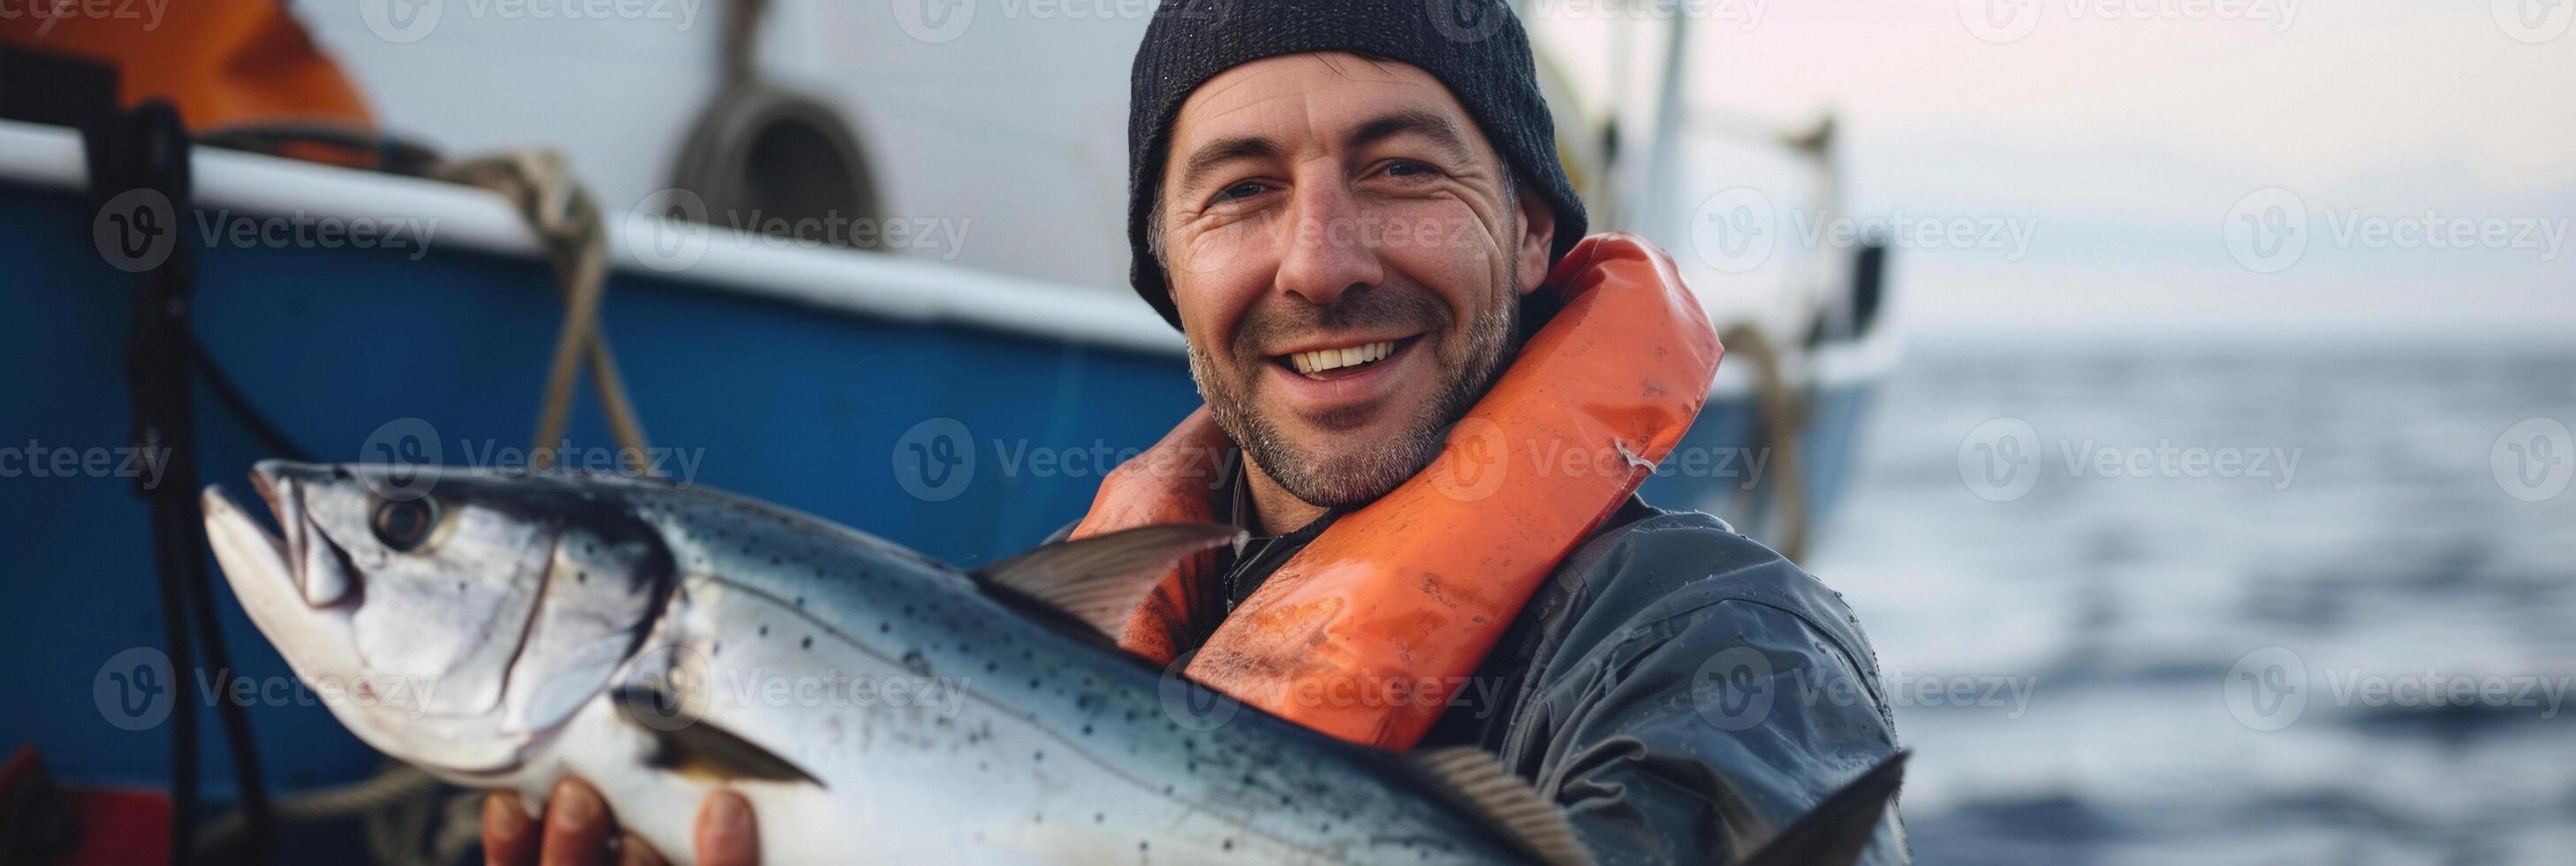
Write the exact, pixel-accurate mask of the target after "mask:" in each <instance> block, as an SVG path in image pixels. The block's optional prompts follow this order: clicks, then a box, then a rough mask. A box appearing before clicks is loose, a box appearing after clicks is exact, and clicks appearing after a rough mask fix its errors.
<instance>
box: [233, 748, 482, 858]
mask: <svg viewBox="0 0 2576 866" xmlns="http://www.w3.org/2000/svg"><path fill="white" fill-rule="evenodd" d="M482 804H483V794H482V792H480V791H458V790H455V789H453V788H450V787H449V786H448V785H446V784H445V783H442V782H440V781H439V780H438V779H437V778H435V777H432V776H431V775H429V774H428V773H424V772H421V771H420V770H418V769H415V768H413V767H411V766H409V765H406V764H401V763H395V762H387V764H386V766H385V768H384V769H383V770H381V771H379V772H377V773H376V774H375V775H373V776H369V777H367V778H365V779H362V780H359V781H356V782H351V783H349V784H346V785H341V786H339V787H334V788H323V789H320V790H315V791H309V792H305V793H302V794H297V795H294V796H291V797H282V798H279V799H278V801H277V805H276V813H275V814H276V817H277V820H278V821H280V822H282V823H289V824H311V823H320V822H325V821H334V820H340V819H345V818H350V817H356V818H359V819H360V820H361V821H362V822H363V823H364V827H365V837H366V840H367V848H368V853H369V854H370V855H372V856H373V857H374V859H375V861H376V862H377V863H380V864H387V866H430V864H440V866H443V864H450V863H455V862H457V860H458V859H460V858H461V857H463V856H464V854H465V852H466V851H467V850H468V849H471V848H473V847H474V846H475V845H476V844H478V843H480V842H481V841H482V827H483V809H482ZM433 822H435V823H436V824H437V827H438V832H437V833H436V834H435V835H433V834H432V833H431V832H430V825H431V824H432V823H433ZM247 829H248V827H247V824H246V823H245V822H244V821H243V818H242V816H241V815H239V814H233V815H226V816H224V817H222V818H218V819H215V820H213V821H210V822H207V823H206V824H205V825H204V826H203V827H202V828H201V829H199V830H198V832H197V835H196V838H195V839H194V840H192V843H191V844H193V845H194V847H195V849H196V853H197V856H198V857H199V858H206V857H209V856H211V855H213V854H215V853H218V852H221V851H223V850H225V849H226V847H227V846H230V845H232V844H234V843H235V842H237V841H239V839H240V837H241V835H242V833H243V832H244V831H245V830H247ZM423 839H428V840H430V845H429V850H427V851H422V850H421V845H420V843H421V840H423Z"/></svg>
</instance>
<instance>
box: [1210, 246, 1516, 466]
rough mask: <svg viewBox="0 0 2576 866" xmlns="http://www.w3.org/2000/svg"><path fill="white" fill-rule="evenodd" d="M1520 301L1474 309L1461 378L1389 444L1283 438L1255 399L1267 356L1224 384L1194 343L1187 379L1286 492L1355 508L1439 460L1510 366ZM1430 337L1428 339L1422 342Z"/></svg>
mask: <svg viewBox="0 0 2576 866" xmlns="http://www.w3.org/2000/svg"><path fill="white" fill-rule="evenodd" d="M1506 269H1507V270H1508V271H1509V273H1508V275H1507V277H1508V279H1509V280H1510V282H1509V283H1507V285H1508V286H1511V287H1517V286H1519V285H1520V263H1519V262H1518V261H1517V260H1513V261H1510V262H1508V263H1507V265H1506ZM1518 301H1519V296H1518V294H1517V293H1513V292H1505V293H1502V294H1501V295H1500V297H1499V298H1498V299H1497V300H1496V301H1495V302H1494V303H1492V304H1489V305H1487V306H1486V307H1485V308H1484V309H1481V310H1478V311H1477V312H1476V314H1475V317H1474V319H1473V321H1471V322H1469V324H1468V329H1467V342H1466V347H1465V350H1464V351H1463V352H1462V353H1461V354H1462V355H1463V357H1462V358H1461V359H1459V361H1458V362H1457V363H1456V364H1455V366H1454V369H1457V370H1459V371H1460V372H1461V375H1459V376H1457V377H1456V378H1454V379H1452V380H1451V381H1450V382H1449V383H1448V385H1447V387H1444V388H1442V389H1441V390H1440V392H1439V393H1438V394H1437V395H1436V396H1434V398H1433V399H1432V400H1431V401H1430V402H1428V403H1426V404H1424V406H1423V407H1422V409H1421V411H1418V412H1416V413H1415V414H1414V417H1413V418H1412V419H1411V420H1410V421H1408V422H1407V423H1406V424H1405V426H1404V427H1403V429H1402V430H1400V431H1399V432H1398V433H1397V434H1396V435H1394V436H1391V437H1386V438H1384V439H1377V440H1375V441H1370V440H1369V437H1364V436H1354V437H1350V438H1349V439H1348V440H1346V441H1343V442H1337V443H1336V445H1338V446H1340V447H1336V448H1332V449H1310V448H1306V447H1303V446H1301V445H1299V444H1298V443H1297V442H1295V441H1294V440H1293V439H1291V438H1290V437H1288V436H1287V435H1285V434H1284V433H1282V432H1281V429H1280V425H1279V424H1278V423H1277V422H1276V420H1275V419H1273V418H1272V417H1270V416H1269V415H1267V414H1265V413H1263V412H1262V411H1260V409H1259V407H1257V406H1255V405H1254V403H1253V400H1252V399H1251V397H1250V394H1251V392H1252V391H1253V389H1254V387H1255V386H1256V384H1257V383H1258V382H1259V380H1260V377H1261V376H1262V375H1264V374H1265V373H1266V371H1265V370H1264V369H1263V368H1265V367H1267V366H1270V362H1269V361H1268V360H1267V359H1264V358H1248V359H1243V360H1244V363H1242V364H1241V370H1242V373H1243V375H1242V376H1241V378H1240V379H1239V380H1237V381H1227V380H1226V379H1225V377H1223V376H1221V375H1219V373H1218V371H1217V369H1216V366H1215V364H1214V363H1212V362H1211V359H1210V358H1209V356H1208V354H1207V352H1206V351H1205V350H1203V349H1201V348H1200V346H1199V344H1198V343H1197V342H1196V341H1191V342H1190V344H1189V358H1190V378H1191V379H1192V380H1194V381H1195V382H1197V383H1198V389H1199V394H1200V396H1201V397H1203V398H1205V399H1206V400H1207V404H1208V410H1209V414H1211V415H1212V416H1214V418H1215V419H1216V423H1217V426H1218V427H1219V428H1221V429H1223V430H1224V431H1225V433H1226V435H1227V436H1228V437H1230V438H1232V439H1233V440H1234V441H1235V444H1236V445H1238V446H1240V447H1241V448H1242V449H1243V450H1244V453H1245V455H1246V456H1247V457H1249V458H1250V459H1251V460H1252V463H1253V465H1254V466H1255V467H1258V468H1259V469H1260V470H1261V471H1262V472H1263V473H1264V474H1267V475H1268V476H1270V479H1271V480H1272V481H1274V482H1276V483H1278V485H1279V486H1280V487H1281V488H1282V489H1284V490H1286V491H1288V494H1289V495H1291V496H1295V497H1297V498H1298V499H1299V500H1301V501H1304V502H1306V503H1308V504H1311V505H1316V506H1320V507H1324V508H1354V507H1358V506H1360V505H1365V504H1367V503H1369V502H1373V501H1376V500H1377V498H1378V497H1381V496H1384V495H1386V494H1387V493H1388V492H1389V491H1392V490H1394V489H1395V488H1396V486H1397V485H1399V484H1403V483H1404V481H1405V480H1406V479H1408V478H1411V477H1413V476H1414V474H1415V473H1418V472H1420V471H1422V468H1423V467H1425V466H1429V465H1431V461H1432V460H1433V459H1434V458H1436V457H1438V456H1439V454H1440V448H1441V445H1442V443H1443V442H1445V441H1446V440H1447V438H1448V432H1449V428H1450V427H1451V426H1453V425H1455V424H1457V423H1458V419H1460V418H1462V417H1465V416H1466V413H1467V410H1468V409H1469V408H1471V407H1473V406H1474V405H1475V403H1476V400H1477V399H1478V398H1481V397H1483V396H1484V394H1485V390H1486V389H1487V388H1489V387H1491V386H1492V385H1493V382H1494V379H1495V378H1496V377H1497V376H1500V375H1501V373H1502V370H1503V368H1504V367H1505V366H1506V365H1507V364H1508V362H1509V361H1510V357H1511V354H1512V350H1513V348H1514V345H1515V341H1514V340H1513V339H1512V335H1513V331H1514V327H1515V325H1516V323H1515V322H1514V320H1513V317H1514V313H1515V311H1516V310H1517V309H1518V306H1519V305H1518ZM1432 336H1433V335H1430V334H1425V335H1424V340H1429V339H1430V338H1431V337H1432ZM1414 348H1418V349H1424V350H1426V351H1431V352H1433V353H1434V360H1446V359H1440V358H1438V349H1437V347H1436V346H1432V345H1417V346H1415V347H1414ZM1377 411H1387V409H1386V408H1384V407H1381V408H1379V409H1378V410H1377Z"/></svg>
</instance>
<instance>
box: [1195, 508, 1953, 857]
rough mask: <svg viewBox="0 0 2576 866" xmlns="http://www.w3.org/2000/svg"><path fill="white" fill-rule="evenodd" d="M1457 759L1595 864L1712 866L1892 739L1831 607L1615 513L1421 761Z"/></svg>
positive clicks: (1695, 522)
mask: <svg viewBox="0 0 2576 866" xmlns="http://www.w3.org/2000/svg"><path fill="white" fill-rule="evenodd" d="M1238 483H1239V482H1238ZM1237 501H1238V503H1239V502H1240V500H1239V499H1238V500H1237ZM1239 507H1240V505H1239V504H1238V508H1239ZM1335 516H1336V515H1332V514H1327V515H1326V516H1325V517H1323V518H1322V519H1319V520H1317V521H1315V523H1313V524H1311V525H1308V526H1306V527H1304V528H1301V529H1299V530H1297V531H1296V532H1292V533H1289V534H1287V535H1281V536H1273V537H1269V538H1261V539H1255V540H1253V541H1252V542H1251V543H1250V544H1248V545H1246V546H1244V547H1242V548H1241V549H1240V550H1239V551H1237V552H1236V554H1235V555H1234V556H1232V557H1230V560H1231V561H1229V562H1226V563H1224V564H1223V567H1222V568H1220V569H1219V572H1220V575H1221V576H1220V578H1219V586H1218V587H1216V589H1217V590H1218V591H1217V592H1213V593H1199V594H1197V595H1199V596H1201V597H1203V598H1211V599H1222V600H1223V601H1222V602H1221V603H1224V604H1225V605H1226V606H1227V608H1228V609H1229V610H1231V609H1232V607H1233V606H1234V604H1235V603H1238V602H1240V600H1242V599H1243V598H1246V597H1248V596H1250V595H1251V593H1252V590H1253V588H1255V587H1257V586H1259V585H1260V582H1261V581H1262V580H1263V579H1265V578H1267V577H1268V576H1269V575H1270V573H1271V572H1272V571H1275V570H1277V569H1278V567H1279V565H1280V564H1281V563H1283V562H1286V561H1287V559H1288V557H1289V556H1291V555H1293V554H1294V553H1295V552H1296V551H1297V550H1299V549H1301V548H1303V547H1304V546H1305V543H1306V542H1307V541H1310V540H1312V539H1313V538H1314V537H1315V536H1316V535H1318V534H1320V533H1321V532H1322V531H1323V529H1324V527H1325V526H1326V525H1329V524H1330V523H1331V522H1332V521H1333V519H1334V518H1335ZM1194 619H1195V617H1194ZM1199 621H1202V622H1212V621H1214V620H1213V619H1200V620H1199ZM1462 744H1473V745H1477V746H1481V747H1483V748H1485V749H1486V750H1488V751H1491V752H1494V753H1496V754H1498V755H1500V756H1502V759H1503V762H1504V765H1505V766H1507V767H1510V768H1511V769H1512V770H1513V771H1514V772H1515V773H1518V774H1519V775H1520V776H1521V777H1522V778H1524V779H1528V780H1529V781H1530V782H1531V783H1532V784H1534V785H1536V786H1537V787H1538V790H1539V793H1541V794H1542V795H1545V796H1548V797H1550V798H1553V799H1554V800H1555V801H1556V802H1558V803H1560V804H1562V805H1563V806H1565V808H1566V810H1567V812H1568V815H1569V816H1570V817H1571V819H1572V821H1573V824H1574V828H1575V830H1576V832H1578V833H1580V834H1581V835H1582V837H1583V841H1584V843H1585V845H1586V847H1588V848H1590V849H1591V851H1592V853H1593V855H1594V857H1595V858H1596V859H1597V860H1599V861H1600V862H1601V863H1603V864H1605V866H1606V864H1627V863H1637V864H1650V863H1651V864H1660V863H1715V864H1726V863H1731V862H1734V861H1736V860H1738V859H1741V858H1743V857H1744V856H1746V855H1747V854H1750V853H1751V852H1753V851H1754V850H1756V849H1758V848H1760V847H1761V846H1762V844H1763V843H1765V842H1767V841H1769V840H1770V839H1771V838H1772V836H1773V835H1774V834H1776V833H1778V832H1780V830H1781V829H1782V828H1785V827H1787V826H1788V825H1789V824H1790V822H1792V821H1795V820H1797V819H1798V817H1799V816H1801V815H1803V814H1805V813H1806V812H1807V810H1808V809H1809V808H1810V807H1812V806H1814V805H1815V804H1816V803H1817V802H1818V801H1820V800H1822V799H1824V797H1825V796H1826V795H1828V794H1831V793H1833V792H1834V791H1835V790H1836V789H1838V788H1840V787H1841V786H1842V785H1843V784H1844V783H1846V782H1849V781H1851V780H1852V779H1853V778H1854V777H1857V776H1859V775H1860V774H1861V773H1863V772H1865V771H1867V770H1868V769H1869V768H1871V767H1872V766H1875V765H1876V764H1878V763H1879V762H1880V761H1882V760H1884V759H1886V758H1887V757H1889V756H1890V755H1892V754H1894V753H1895V751H1896V733H1895V725H1894V722H1893V721H1892V720H1891V718H1890V716H1889V714H1888V709H1887V701H1886V697H1885V692H1884V690H1883V689H1882V688H1881V686H1880V684H1879V678H1878V660H1877V657H1876V656H1875V655H1874V654H1873V653H1872V652H1871V650H1870V646H1869V640H1868V638H1866V637H1864V636H1863V635H1862V634H1861V630H1860V623H1859V621H1858V620H1856V619H1854V618H1853V617H1852V613H1851V610H1850V608H1848V607H1845V606H1844V605H1843V601H1842V596H1841V595H1840V594H1838V593H1835V592H1834V591H1833V590H1831V589H1827V588H1826V587H1825V585H1824V584H1823V583H1821V582H1819V581H1817V580H1816V579H1815V578H1814V577H1812V576H1809V575H1808V574H1807V573H1806V572H1805V571H1804V570H1801V569H1800V568H1798V566H1796V565H1795V564H1792V563H1791V562H1789V561H1788V560H1787V559H1785V558H1783V557H1781V556H1780V555H1779V554H1777V553H1774V552H1772V551H1771V549H1770V548H1767V547H1764V546H1762V545H1761V544H1760V543H1758V542H1755V541H1753V540H1752V539H1749V538H1746V537H1744V536H1743V535H1740V534H1737V533H1736V531H1735V530H1734V529H1733V528H1732V527H1729V526H1727V524H1726V523H1725V522H1724V521H1721V520H1719V519H1717V518H1715V517H1711V516H1709V515H1707V514H1702V513H1698V512H1673V511H1665V510H1662V509H1659V508H1655V507H1653V506H1649V505H1647V504H1646V503H1645V502H1644V501H1643V500H1640V499H1637V498H1635V497H1630V498H1629V500H1628V502H1627V504H1626V505H1625V506H1623V507H1621V508H1620V509H1619V511H1618V512H1617V513H1615V514H1613V515H1612V516H1611V518H1610V519H1609V520H1607V521H1605V522H1604V523H1603V528H1602V529H1601V530H1599V531H1598V532H1596V533H1594V534H1593V536H1592V538H1591V539H1589V540H1588V541H1586V542H1585V543H1584V544H1583V545H1582V546H1580V547H1578V548H1576V550H1575V552H1574V553H1573V555H1571V556H1568V557H1566V559H1565V561H1564V562H1563V563H1560V564H1559V565H1558V566H1557V569H1556V573H1555V574H1554V575H1552V576H1551V577H1550V578H1549V579H1548V582H1547V583H1546V584H1545V585H1543V586H1541V587H1540V589H1539V590H1538V592H1537V594H1536V595H1534V596H1532V597H1531V599H1530V601H1529V604H1528V605H1527V606H1526V607H1524V608H1522V610H1521V613H1520V616H1519V618H1518V619H1516V620H1515V621H1513V623H1512V625H1511V626H1510V628H1509V629H1508V630H1507V631H1506V632H1505V633H1504V635H1503V637H1502V638H1501V639H1500V641H1498V642H1497V643H1496V644H1495V646H1494V649H1493V650H1492V652H1490V653H1489V654H1487V655H1486V657H1485V662H1484V665H1483V667H1482V669H1481V670H1480V671H1479V672H1478V674H1477V677H1476V679H1475V680H1474V681H1472V682H1471V683H1469V685H1468V686H1467V687H1466V688H1465V689H1462V690H1461V691H1460V693H1459V697H1458V699H1457V700H1456V701H1455V702H1453V704H1452V706H1451V708H1450V709H1449V711H1448V712H1447V713H1446V714H1444V715H1443V716H1441V718H1440V721H1439V722H1438V723H1437V724H1436V725H1435V726H1434V727H1433V728H1432V730H1431V733H1430V735H1429V736H1428V737H1426V738H1425V739H1424V740H1423V742H1422V743H1421V747H1432V746H1449V745H1462ZM1904 837H1905V833H1904V827H1903V825H1902V823H1901V822H1900V821H1899V820H1898V818H1897V817H1896V814H1895V810H1893V809H1891V810H1889V813H1888V818H1887V819H1886V820H1885V821H1884V822H1882V823H1881V825H1880V827H1879V830H1878V832H1877V834H1876V838H1875V839H1874V840H1873V841H1872V843H1871V845H1870V847H1869V850H1868V852H1867V853H1866V855H1864V857H1863V859H1862V862H1864V863H1870V864H1899V863H1906V862H1909V860H1910V854H1909V853H1908V851H1907V849H1906V847H1905V841H1904Z"/></svg>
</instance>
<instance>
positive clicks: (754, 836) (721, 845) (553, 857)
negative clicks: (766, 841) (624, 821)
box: [483, 778, 760, 866]
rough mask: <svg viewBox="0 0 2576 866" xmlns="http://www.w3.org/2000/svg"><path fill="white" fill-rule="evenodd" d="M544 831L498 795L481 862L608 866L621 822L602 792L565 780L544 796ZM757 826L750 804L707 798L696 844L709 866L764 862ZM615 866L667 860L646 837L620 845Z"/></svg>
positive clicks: (728, 797)
mask: <svg viewBox="0 0 2576 866" xmlns="http://www.w3.org/2000/svg"><path fill="white" fill-rule="evenodd" d="M543 820H544V822H545V826H544V828H543V829H542V830H540V829H539V827H538V826H537V821H536V820H532V819H530V818H529V817H528V810H527V809H525V808H523V807H521V806H520V805H519V795H517V794H511V793H496V794H493V795H491V796H488V797H485V798H483V862H484V863H486V864H489V866H534V864H544V866H605V864H607V863H608V862H609V857H610V852H609V849H608V837H609V835H610V834H611V833H615V832H617V819H616V818H615V817H614V816H612V815H610V814H608V803H607V801H605V800H601V799H600V798H599V792H598V791H597V790H594V789H592V788H591V787H590V786H589V785H588V784H585V783H583V782H582V781H581V780H579V779H571V778H567V779H565V780H563V781H561V782H558V783H556V784H555V789H554V791H553V792H552V793H550V794H548V795H546V811H545V815H544V816H543ZM754 827H755V825H754V824H753V823H752V817H751V802H750V801H748V800H745V799H743V798H742V795H741V794H737V793H734V792H732V791H717V792H715V793H712V794H708V795H707V799H706V802H704V803H701V804H699V806H698V826H697V831H696V832H695V833H694V834H692V839H691V842H692V844H693V845H694V846H695V847H696V849H697V855H698V862H699V863H700V864H704V866H751V864H753V863H757V862H760V835H759V833H757V832H756V831H755V830H754ZM616 858H617V862H618V863H620V864H628V866H643V864H658V863H661V862H663V861H662V856H661V855H660V854H656V853H654V851H653V848H652V846H650V845H646V844H644V840H643V838H642V837H639V836H636V835H634V834H631V833H629V834H625V835H624V836H623V837H621V838H619V839H618V844H617V851H616Z"/></svg>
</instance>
